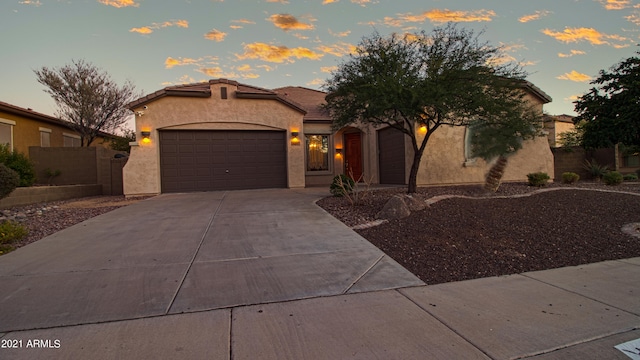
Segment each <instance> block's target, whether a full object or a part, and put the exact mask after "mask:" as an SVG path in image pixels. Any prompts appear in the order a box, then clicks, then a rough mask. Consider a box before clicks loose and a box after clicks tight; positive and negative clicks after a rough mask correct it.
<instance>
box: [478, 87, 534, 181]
mask: <svg viewBox="0 0 640 360" xmlns="http://www.w3.org/2000/svg"><path fill="white" fill-rule="evenodd" d="M512 101H513V102H514V103H513V104H508V106H509V107H513V110H514V111H513V112H510V115H508V116H504V117H501V118H494V119H491V120H477V121H475V122H473V123H472V124H471V125H470V129H472V133H471V134H472V135H471V149H472V150H471V151H472V154H473V155H474V156H477V157H481V158H483V159H485V160H486V161H491V160H493V159H496V162H495V163H494V164H493V165H492V166H491V168H490V169H489V172H488V174H487V177H486V181H485V184H484V188H485V189H486V190H487V191H493V192H496V191H498V188H499V187H500V183H501V181H502V176H503V175H504V171H505V169H506V167H507V163H508V157H509V156H510V155H513V154H515V153H516V152H517V151H518V150H520V149H522V144H523V143H524V141H525V140H530V139H533V138H535V137H537V136H544V134H543V133H542V116H541V114H539V113H538V112H537V111H535V109H533V108H532V107H530V106H528V105H526V103H525V102H519V101H518V98H514V99H513V100H512ZM517 109H520V113H518V111H517Z"/></svg>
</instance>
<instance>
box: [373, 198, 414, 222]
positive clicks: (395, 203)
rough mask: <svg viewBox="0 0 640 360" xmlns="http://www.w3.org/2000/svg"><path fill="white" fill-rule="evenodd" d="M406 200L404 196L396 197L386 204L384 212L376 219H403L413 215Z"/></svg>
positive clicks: (377, 215) (379, 213)
mask: <svg viewBox="0 0 640 360" xmlns="http://www.w3.org/2000/svg"><path fill="white" fill-rule="evenodd" d="M404 199H405V198H404V196H403V195H394V196H393V197H392V198H391V199H389V201H387V203H386V204H384V207H383V208H382V210H380V212H378V213H377V214H376V219H383V220H393V219H402V218H405V217H407V216H409V215H411V210H410V209H409V206H407V204H406V203H405V201H404Z"/></svg>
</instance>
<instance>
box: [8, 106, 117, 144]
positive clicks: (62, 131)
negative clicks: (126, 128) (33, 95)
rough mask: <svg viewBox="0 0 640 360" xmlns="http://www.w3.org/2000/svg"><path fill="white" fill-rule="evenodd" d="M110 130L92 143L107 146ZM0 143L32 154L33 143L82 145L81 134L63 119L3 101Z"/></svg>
mask: <svg viewBox="0 0 640 360" xmlns="http://www.w3.org/2000/svg"><path fill="white" fill-rule="evenodd" d="M107 138H108V134H103V136H100V137H99V138H98V139H96V140H95V141H94V142H93V143H92V146H108V141H107ZM0 144H9V148H10V149H11V150H16V151H18V152H20V153H22V154H25V155H26V156H29V147H30V146H40V147H79V146H80V135H79V134H78V133H77V132H76V131H74V130H73V128H72V127H71V125H70V124H69V123H68V122H66V121H63V120H60V119H58V118H55V117H53V116H49V115H46V114H42V113H39V112H36V111H33V110H31V109H25V108H22V107H19V106H15V105H12V104H9V103H6V102H2V101H0Z"/></svg>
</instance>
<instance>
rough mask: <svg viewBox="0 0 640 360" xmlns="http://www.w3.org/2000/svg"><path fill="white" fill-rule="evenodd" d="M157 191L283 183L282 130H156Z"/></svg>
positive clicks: (270, 186)
mask: <svg viewBox="0 0 640 360" xmlns="http://www.w3.org/2000/svg"><path fill="white" fill-rule="evenodd" d="M160 172H161V181H162V192H163V193H168V192H189V191H212V190H239V189H261V188H283V187H286V186H287V157H286V133H285V132H284V131H249V130H246V131H244V130H243V131H239V130H238V131H236V130H224V131H218V130H215V131H213V130H206V131H205V130H171V131H168V130H167V131H160Z"/></svg>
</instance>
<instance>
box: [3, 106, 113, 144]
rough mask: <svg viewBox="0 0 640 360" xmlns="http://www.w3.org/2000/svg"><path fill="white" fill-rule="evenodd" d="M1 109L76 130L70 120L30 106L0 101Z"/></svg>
mask: <svg viewBox="0 0 640 360" xmlns="http://www.w3.org/2000/svg"><path fill="white" fill-rule="evenodd" d="M0 111H3V112H6V113H9V114H12V115H16V116H22V117H25V118H29V119H33V120H38V121H42V122H45V123H49V124H54V125H60V126H64V127H66V128H68V129H69V130H72V131H76V130H75V129H74V125H73V124H72V123H70V122H68V121H64V120H62V119H58V118H56V117H53V116H50V115H46V114H43V113H39V112H37V111H33V110H32V109H29V108H27V109H25V108H22V107H20V106H16V105H12V104H9V103H6V102H3V101H0ZM98 135H99V136H102V137H114V136H116V137H117V136H118V135H113V134H109V133H106V132H104V131H98Z"/></svg>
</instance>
